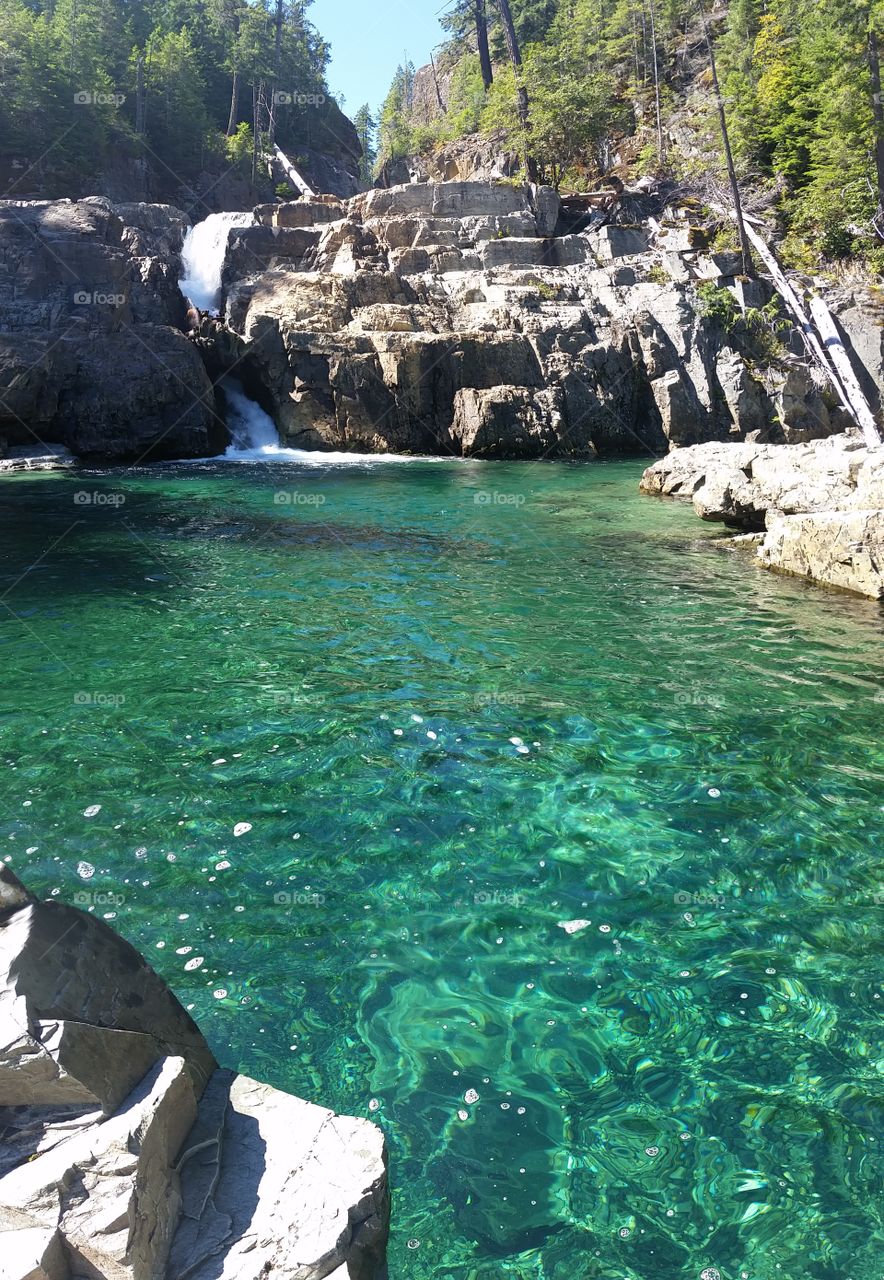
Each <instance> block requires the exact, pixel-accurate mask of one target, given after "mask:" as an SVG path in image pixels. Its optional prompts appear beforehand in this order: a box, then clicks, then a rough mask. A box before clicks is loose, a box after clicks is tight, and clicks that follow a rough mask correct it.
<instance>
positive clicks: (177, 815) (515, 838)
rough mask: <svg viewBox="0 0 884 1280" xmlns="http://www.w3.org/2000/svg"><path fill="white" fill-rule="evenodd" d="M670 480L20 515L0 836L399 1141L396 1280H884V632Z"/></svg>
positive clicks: (71, 488)
mask: <svg viewBox="0 0 884 1280" xmlns="http://www.w3.org/2000/svg"><path fill="white" fill-rule="evenodd" d="M640 470H641V468H640V466H638V465H634V464H631V463H630V464H605V465H603V466H584V467H576V466H564V465H563V466H557V465H532V464H492V465H482V464H464V463H430V462H412V463H407V464H375V465H371V466H365V467H363V466H358V465H350V466H347V467H333V466H317V467H297V466H292V465H289V464H277V465H275V466H273V467H265V466H261V465H255V466H238V467H237V466H230V465H224V464H218V465H214V464H212V465H210V464H201V465H198V466H193V467H191V466H182V467H162V468H157V469H154V470H141V471H137V472H120V473H116V474H113V473H103V474H100V475H91V474H87V473H84V474H83V475H65V476H53V477H39V476H33V477H29V476H23V477H16V478H12V479H11V480H10V481H8V482H4V485H3V503H2V508H0V537H2V546H3V548H4V565H3V570H2V572H3V575H4V576H3V580H2V587H0V592H5V593H6V594H5V595H3V599H2V606H3V607H2V608H0V653H2V657H3V660H4V681H3V686H2V713H3V718H2V722H0V764H2V773H0V778H2V784H0V841H2V842H3V849H4V852H5V856H7V857H9V858H10V859H11V862H12V865H13V866H14V868H15V869H16V870H17V871H18V872H19V873H20V874H22V875H23V876H24V877H25V878H26V879H28V880H29V881H30V883H31V884H32V885H34V887H36V888H38V889H40V890H42V891H44V892H46V893H53V892H54V893H57V894H59V895H61V896H64V897H65V898H66V899H68V900H74V899H75V897H76V896H77V895H80V897H81V899H82V901H83V904H84V905H86V906H87V907H89V908H91V909H93V910H95V911H96V912H97V913H98V914H100V915H102V916H105V915H106V916H108V917H109V918H112V919H113V921H114V923H115V925H116V926H117V927H118V928H119V929H121V930H122V931H123V932H124V933H125V934H126V935H127V936H128V937H129V938H130V939H131V940H132V941H133V942H135V943H136V944H137V945H138V946H140V947H141V948H142V949H143V950H144V951H145V953H146V954H147V955H148V956H149V958H150V959H151V961H152V962H153V963H154V964H155V965H156V967H157V968H158V969H159V970H160V971H161V972H162V973H163V974H164V975H165V976H166V977H167V978H168V979H169V981H170V982H171V983H172V984H173V986H174V987H175V989H176V990H177V992H178V993H179V995H180V996H181V998H182V999H183V1000H184V1001H185V1003H186V1004H188V1006H189V1007H191V1008H192V1010H193V1012H194V1015H195V1016H196V1017H197V1018H198V1020H199V1021H200V1023H201V1025H202V1026H203V1028H204V1029H205V1031H206V1033H207V1034H208V1036H209V1038H210V1039H211V1041H212V1044H213V1047H214V1048H215V1049H216V1051H217V1052H218V1053H219V1055H221V1056H222V1057H223V1058H224V1059H225V1061H227V1062H228V1063H230V1065H233V1066H238V1067H240V1068H241V1069H243V1070H245V1071H248V1072H250V1073H251V1074H253V1075H257V1076H260V1077H262V1078H265V1079H268V1080H270V1081H271V1082H273V1083H276V1084H279V1085H282V1086H285V1087H288V1088H292V1089H294V1090H296V1091H298V1092H301V1093H304V1094H306V1095H308V1096H310V1097H313V1098H315V1099H317V1100H319V1101H322V1102H324V1103H327V1104H328V1105H330V1106H334V1107H336V1108H339V1109H343V1110H348V1111H352V1112H355V1113H356V1114H361V1115H371V1116H372V1117H373V1118H374V1119H375V1120H376V1121H377V1122H378V1123H379V1124H381V1125H382V1126H383V1127H384V1129H385V1131H386V1132H387V1134H388V1136H389V1140H390V1146H391V1155H392V1168H393V1176H394V1181H395V1195H396V1199H395V1222H394V1239H393V1244H392V1248H391V1273H392V1274H397V1275H401V1276H406V1277H409V1280H410V1278H412V1277H414V1278H415V1280H424V1277H433V1278H434V1280H436V1278H441V1280H461V1278H463V1277H471V1278H475V1280H492V1277H493V1278H495V1280H496V1278H498V1277H502V1276H513V1277H524V1278H526V1280H527V1278H529V1277H530V1278H531V1280H535V1278H536V1280H540V1278H543V1280H574V1278H575V1277H584V1276H586V1277H603V1278H604V1280H699V1277H700V1276H701V1273H703V1272H704V1271H707V1272H708V1275H714V1273H715V1271H717V1272H718V1273H720V1275H721V1277H723V1280H807V1278H808V1277H809V1278H811V1280H836V1278H837V1280H880V1276H881V1257H882V1228H881V1198H880V1187H881V1185H882V1181H884V1158H882V1150H881V1135H882V1133H884V1126H882V1107H881V1098H882V1089H881V1067H882V1064H884V1055H882V1043H881V1005H882V1002H884V1001H882V994H881V920H882V913H884V870H882V859H881V853H880V850H881V841H882V829H884V748H882V745H881V726H882V710H884V652H882V648H881V615H880V612H879V610H878V608H877V606H873V605H871V604H867V603H865V602H863V601H860V600H853V599H852V598H850V597H847V596H840V595H834V594H827V593H826V592H823V591H820V590H818V589H816V588H813V587H811V586H809V585H807V584H805V583H801V582H797V581H793V580H789V579H783V578H777V577H774V576H772V575H769V574H765V573H763V572H761V571H759V570H756V569H755V568H753V567H752V565H751V562H750V561H749V560H748V559H747V558H745V557H744V556H743V555H742V554H740V553H737V552H734V551H732V550H728V549H726V548H725V546H724V545H723V543H722V540H721V535H720V531H718V530H716V529H715V528H714V527H706V526H703V525H700V524H698V523H697V521H696V520H695V518H694V516H693V514H692V512H691V511H690V509H689V508H686V507H682V506H679V505H677V504H674V503H666V502H660V501H654V500H651V499H647V498H641V497H640V496H639V495H638V494H637V492H636V488H637V482H638V476H639V474H640ZM77 494H86V495H88V496H89V501H88V502H87V501H84V500H83V499H80V500H78V501H77V500H75V499H76V495H77ZM96 495H98V496H96ZM112 495H117V497H121V498H122V501H117V500H115V501H114V502H113V503H111V502H110V501H108V500H107V499H109V497H110V496H112ZM102 498H103V499H104V500H102ZM78 868H79V870H78ZM562 926H567V928H565V927H562ZM474 1094H475V1095H478V1096H477V1097H474ZM467 1099H469V1100H467ZM710 1268H711V1269H714V1270H713V1271H710V1270H709V1269H710Z"/></svg>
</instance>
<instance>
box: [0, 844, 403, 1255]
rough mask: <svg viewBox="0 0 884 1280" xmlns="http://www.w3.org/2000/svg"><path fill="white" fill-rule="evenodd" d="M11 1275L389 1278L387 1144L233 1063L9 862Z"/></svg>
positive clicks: (0, 1005) (1, 1148)
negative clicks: (39, 896)
mask: <svg viewBox="0 0 884 1280" xmlns="http://www.w3.org/2000/svg"><path fill="white" fill-rule="evenodd" d="M0 1138H2V1144H0V1245H2V1247H3V1253H2V1254H0V1272H2V1275H3V1277H8V1278H9V1280H86V1277H89V1280H183V1277H184V1276H192V1277H194V1280H224V1278H226V1277H229V1278H230V1280H264V1277H266V1276H268V1275H270V1274H273V1275H275V1276H279V1277H280V1278H281V1280H282V1278H284V1277H287V1278H288V1280H322V1278H323V1277H325V1276H327V1275H329V1274H330V1273H332V1272H335V1273H336V1274H337V1273H338V1272H339V1271H341V1272H342V1273H343V1274H346V1275H348V1276H350V1277H352V1278H353V1280H375V1277H377V1276H378V1275H379V1273H380V1270H381V1269H382V1267H383V1262H384V1254H385V1248H386V1239H387V1231H388V1224H389V1190H388V1184H387V1172H386V1152H385V1148H384V1139H383V1135H382V1134H381V1133H380V1131H379V1130H378V1129H377V1128H375V1126H374V1125H372V1124H370V1123H369V1122H368V1121H366V1120H358V1119H354V1118H350V1117H345V1116H337V1115H335V1114H334V1113H333V1112H331V1111H327V1110H325V1109H324V1108H322V1107H318V1106H314V1105H313V1104H311V1103H308V1102H304V1101H302V1100H301V1099H299V1098H295V1097H292V1096H291V1095H288V1094H284V1093H280V1092H279V1091H278V1090H275V1089H272V1088H270V1087H269V1086H267V1085H262V1084H259V1083H257V1082H256V1081H254V1080H249V1079H246V1078H245V1077H242V1076H237V1075H234V1074H233V1073H231V1072H227V1071H221V1070H217V1069H216V1068H215V1063H214V1059H213V1058H212V1055H211V1053H210V1051H209V1049H208V1046H207V1045H206V1043H205V1041H204V1040H203V1038H202V1036H201V1035H200V1033H199V1031H198V1030H197V1028H196V1026H195V1025H194V1023H193V1022H192V1021H191V1019H190V1018H189V1017H188V1015H187V1014H186V1013H185V1011H184V1010H183V1009H182V1008H181V1006H180V1005H179V1004H178V1002H177V1000H176V999H175V997H174V996H173V995H172V994H171V992H170V991H169V990H168V988H167V987H166V986H165V984H164V983H163V982H162V981H161V979H160V978H158V977H157V975H156V974H155V973H153V971H152V970H151V969H150V968H149V966H148V965H147V964H146V962H145V961H144V960H143V959H142V958H141V956H140V955H139V954H138V953H137V952H136V951H135V950H134V949H133V948H132V947H130V946H129V944H128V943H126V942H124V941H123V940H122V939H121V938H119V937H118V936H117V935H116V934H115V933H113V931H112V930H111V929H110V928H108V927H107V926H106V925H105V924H104V923H103V922H102V921H100V920H97V919H96V918H95V917H94V916H93V915H89V914H86V913H84V912H82V911H79V910H77V909H76V908H73V907H67V906H64V905H63V904H61V903H58V902H54V901H53V902H45V903H43V902H38V901H36V900H35V899H34V897H33V895H31V894H30V893H28V891H27V890H26V889H25V888H24V886H23V885H21V884H20V883H19V881H18V880H16V878H15V876H14V875H13V874H12V872H11V871H10V870H9V868H8V867H7V866H5V865H3V864H0Z"/></svg>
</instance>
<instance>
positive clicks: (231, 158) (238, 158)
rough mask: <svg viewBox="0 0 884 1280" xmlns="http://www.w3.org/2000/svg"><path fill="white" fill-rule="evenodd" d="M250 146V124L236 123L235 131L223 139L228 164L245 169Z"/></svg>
mask: <svg viewBox="0 0 884 1280" xmlns="http://www.w3.org/2000/svg"><path fill="white" fill-rule="evenodd" d="M252 147H253V134H252V128H251V125H248V124H246V123H245V122H243V123H242V124H239V125H237V127H236V132H235V133H234V134H232V135H231V136H230V137H229V138H225V139H224V150H225V153H226V155H227V162H228V164H230V165H233V166H234V167H235V168H237V169H245V168H246V167H248V166H249V165H251V163H252ZM286 185H288V184H286Z"/></svg>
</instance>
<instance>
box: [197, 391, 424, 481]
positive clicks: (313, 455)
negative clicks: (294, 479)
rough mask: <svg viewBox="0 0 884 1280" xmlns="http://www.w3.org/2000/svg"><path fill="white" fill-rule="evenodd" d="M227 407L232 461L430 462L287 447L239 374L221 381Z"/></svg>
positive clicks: (389, 455) (227, 455)
mask: <svg viewBox="0 0 884 1280" xmlns="http://www.w3.org/2000/svg"><path fill="white" fill-rule="evenodd" d="M221 387H222V389H223V391H224V401H225V405H226V409H227V425H228V427H229V429H230V434H231V436H232V437H233V439H232V442H231V444H230V446H229V448H228V450H227V452H226V453H225V454H224V459H225V461H229V462H297V463H300V464H301V465H302V466H312V467H328V466H352V465H354V464H358V465H360V466H365V465H366V464H367V463H375V462H418V461H423V462H427V461H430V459H427V458H415V457H406V456H404V455H402V454H398V453H341V452H329V453H326V452H325V451H324V450H321V449H286V448H284V447H283V446H282V445H281V444H280V443H279V434H278V432H277V430H276V426H275V424H274V422H273V419H272V418H271V417H270V415H269V414H267V413H265V412H264V410H263V409H262V408H261V406H260V405H259V404H257V403H256V402H255V401H254V400H250V399H249V397H248V396H247V395H246V393H245V392H244V391H243V388H242V385H241V384H240V383H239V382H238V381H237V380H236V379H235V378H230V377H227V378H224V379H223V380H222V382H221Z"/></svg>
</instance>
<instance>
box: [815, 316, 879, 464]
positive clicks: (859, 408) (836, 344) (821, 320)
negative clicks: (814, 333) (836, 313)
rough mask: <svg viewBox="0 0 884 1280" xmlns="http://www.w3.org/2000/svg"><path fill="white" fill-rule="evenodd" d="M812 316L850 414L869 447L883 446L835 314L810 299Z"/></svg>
mask: <svg viewBox="0 0 884 1280" xmlns="http://www.w3.org/2000/svg"><path fill="white" fill-rule="evenodd" d="M810 314H811V315H812V316H813V321H814V324H815V325H816V327H817V330H818V332H819V335H820V337H821V338H822V340H823V342H824V343H825V347H826V351H827V352H828V353H829V358H830V359H831V361H832V363H833V365H834V366H835V369H836V371H837V373H838V377H839V378H840V380H841V385H842V387H843V388H844V392H845V395H846V397H847V400H848V402H849V407H850V411H851V413H852V414H853V416H854V418H855V419H856V421H857V422H858V423H859V426H860V429H861V431H862V433H863V436H864V438H865V442H866V444H867V445H869V447H870V448H871V447H873V446H874V445H878V444H881V434H880V432H879V430H878V424H877V422H876V421H875V415H874V414H873V413H872V410H871V407H870V406H869V402H868V400H866V398H865V396H864V395H863V390H862V387H861V386H860V385H859V379H858V378H857V376H856V374H855V373H854V371H853V366H852V365H851V363H850V357H849V356H848V354H847V352H846V350H845V348H844V343H843V342H842V341H841V335H840V334H839V332H838V330H837V328H836V326H835V321H834V320H833V319H832V313H831V311H830V310H829V308H828V307H827V306H826V304H825V302H823V300H822V298H819V297H816V296H815V295H812V296H811V299H810Z"/></svg>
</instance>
